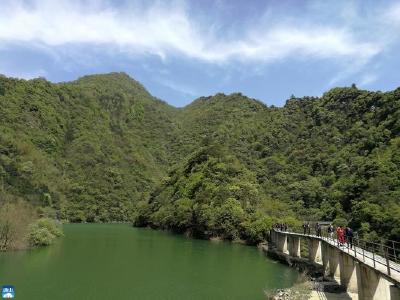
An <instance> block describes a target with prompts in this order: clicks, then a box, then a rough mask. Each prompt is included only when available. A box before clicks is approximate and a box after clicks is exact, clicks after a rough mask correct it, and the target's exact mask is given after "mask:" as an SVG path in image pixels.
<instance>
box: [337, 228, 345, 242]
mask: <svg viewBox="0 0 400 300" xmlns="http://www.w3.org/2000/svg"><path fill="white" fill-rule="evenodd" d="M336 238H337V241H338V244H339V245H340V246H341V245H342V241H343V229H342V227H340V226H338V227H337V228H336Z"/></svg>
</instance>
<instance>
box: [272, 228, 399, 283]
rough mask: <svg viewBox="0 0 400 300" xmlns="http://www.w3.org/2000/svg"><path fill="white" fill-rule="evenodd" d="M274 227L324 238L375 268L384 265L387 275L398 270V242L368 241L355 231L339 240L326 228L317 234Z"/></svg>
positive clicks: (278, 229) (334, 233)
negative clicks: (352, 234) (352, 235)
mask: <svg viewBox="0 0 400 300" xmlns="http://www.w3.org/2000/svg"><path fill="white" fill-rule="evenodd" d="M274 229H275V230H277V231H281V232H288V233H297V234H301V235H306V236H312V237H316V238H320V239H322V240H325V241H327V242H328V243H330V244H331V245H334V246H336V247H338V248H339V249H341V250H342V251H344V252H347V253H349V254H352V255H354V257H356V258H358V259H359V260H361V261H363V262H368V259H369V260H370V262H372V264H373V267H374V268H375V269H376V268H377V266H379V265H381V266H384V267H385V268H386V274H388V275H389V276H390V275H391V273H392V272H393V271H395V272H400V242H397V241H392V240H381V241H379V242H370V241H367V240H363V239H360V238H358V235H357V233H355V236H354V237H350V236H346V235H345V236H344V240H342V241H340V240H339V239H338V238H337V237H336V232H333V233H332V234H329V233H328V232H327V231H326V230H323V231H321V232H320V234H319V235H318V234H317V233H315V234H312V233H311V232H310V230H306V231H305V233H304V230H292V229H290V228H286V231H284V230H283V229H281V228H276V227H274Z"/></svg>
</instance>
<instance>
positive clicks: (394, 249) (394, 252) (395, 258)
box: [392, 241, 397, 262]
mask: <svg viewBox="0 0 400 300" xmlns="http://www.w3.org/2000/svg"><path fill="white" fill-rule="evenodd" d="M392 245H393V255H394V261H395V262H397V256H396V247H395V245H394V241H392Z"/></svg>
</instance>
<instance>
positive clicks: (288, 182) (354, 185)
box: [0, 73, 400, 242]
mask: <svg viewBox="0 0 400 300" xmlns="http://www.w3.org/2000/svg"><path fill="white" fill-rule="evenodd" d="M0 103H1V109H0V184H1V185H0V187H1V189H0V195H1V196H2V197H1V198H2V199H3V200H2V201H5V200H4V199H9V198H10V199H11V198H12V197H14V196H16V197H21V198H23V199H25V200H27V201H29V202H31V203H34V204H35V205H36V206H37V207H40V208H41V209H42V210H44V211H46V213H48V214H51V215H52V216H54V217H57V218H60V219H66V220H69V221H72V222H85V221H87V222H108V221H131V220H133V221H134V220H140V222H137V223H142V224H149V225H151V226H155V227H162V228H168V229H173V230H175V229H177V230H178V231H185V230H189V231H191V230H192V231H193V232H196V233H197V234H198V235H200V236H202V235H203V236H204V235H207V234H205V232H202V231H206V232H208V233H210V232H211V233H213V234H218V235H222V236H225V237H226V238H244V239H248V240H251V241H252V242H256V241H258V240H259V239H260V238H261V237H262V235H263V234H264V233H263V230H264V231H265V230H266V227H267V225H270V223H271V222H278V221H282V222H283V221H286V222H289V223H291V224H292V225H293V226H297V225H299V223H298V222H299V221H298V220H301V219H327V220H332V221H335V222H336V223H338V224H339V223H341V224H342V225H344V223H346V224H350V225H351V226H353V227H354V228H355V229H356V230H358V231H359V232H360V234H361V235H363V236H365V237H366V238H370V239H373V238H377V237H378V236H379V235H381V236H385V237H390V238H393V239H397V240H399V239H400V230H399V228H400V224H399V223H398V222H399V220H398V218H397V217H396V216H398V215H400V203H399V200H398V199H399V198H398V197H397V195H400V182H399V180H398V179H397V178H400V174H398V171H397V169H398V167H400V159H399V158H398V155H397V153H398V152H399V153H400V151H399V149H398V148H399V147H400V142H399V139H400V137H399V134H400V121H399V120H400V88H398V89H396V90H394V91H390V92H370V91H365V90H359V89H358V88H357V87H355V86H352V87H345V88H333V89H331V90H329V91H328V92H326V93H324V94H323V95H322V96H321V97H302V98H296V97H291V98H290V99H288V101H287V102H286V104H285V105H284V106H283V107H274V106H267V105H266V104H264V103H262V102H261V101H258V100H255V99H252V98H248V97H246V96H243V95H242V94H241V93H232V94H230V95H225V94H222V93H217V94H215V95H214V96H208V97H200V98H198V99H195V100H194V101H193V102H192V103H190V104H189V105H187V106H185V107H183V108H175V107H173V106H171V105H169V104H168V103H166V102H164V101H162V100H159V99H157V98H155V97H153V96H152V95H151V94H150V93H149V92H148V91H147V90H146V89H145V88H144V86H143V85H142V84H140V83H139V82H137V81H136V80H134V79H132V78H131V77H129V75H127V74H126V73H110V74H95V75H88V76H83V77H81V78H79V79H77V80H74V81H71V82H63V83H56V84H54V83H51V82H49V81H47V80H45V79H32V80H20V79H12V78H7V77H4V76H1V77H0ZM215 145H220V146H222V147H223V149H221V150H220V151H219V152H218V151H217V152H215V151H214V150H212V149H213V147H214V146H215ZM200 149H203V150H202V151H203V152H202V153H203V154H199V151H200ZM204 151H205V152H204ZM208 151H211V152H208ZM204 153H205V154H204ZM221 153H222V154H221ZM196 155H200V156H196ZM204 155H205V156H204ZM196 157H198V158H199V159H200V160H199V161H198V163H195V164H194V166H196V168H199V169H198V171H194V173H193V174H192V173H190V174H191V175H190V176H189V175H188V174H189V173H188V174H186V173H185V172H183V171H182V170H183V169H185V168H186V167H187V166H186V167H185V165H186V164H188V163H189V162H190V159H195V160H196V159H197V158H196ZM201 157H208V158H207V159H206V160H203V158H201ZM182 168H183V169H182ZM235 169H237V170H241V171H240V172H242V174H247V175H246V176H244V177H240V176H239V177H235V176H236V175H234V174H236V173H231V171H232V170H235ZM196 170H197V169H196ZM210 172H211V173H210ZM184 174H186V175H184ZM232 176H233V177H232ZM168 178H176V182H170V181H169V180H170V179H168ZM199 178H205V182H208V184H209V185H208V186H205V185H204V184H203V183H201V181H199ZM221 180H223V182H224V183H223V185H222V186H223V188H222V187H221V189H217V186H218V185H216V184H217V182H218V181H221ZM254 180H255V181H254ZM168 182H169V183H168ZM196 186H197V187H196ZM193 187H196V188H194V189H193ZM250 187H251V188H250ZM253 188H255V190H256V191H257V195H258V196H257V201H255V202H254V201H250V200H252V199H249V197H251V195H252V192H249V191H252V190H253ZM171 189H176V191H175V192H171ZM178 191H179V193H178V194H177V192H178ZM188 191H192V192H190V193H188ZM233 191H235V192H233ZM198 193H200V194H201V195H203V196H201V197H200V196H199V195H200V194H198ZM220 193H222V194H225V195H226V197H225V198H226V199H227V201H228V199H230V200H229V203H228V204H226V205H225V203H219V204H218V205H217V206H213V205H215V204H212V203H215V202H212V201H211V202H204V199H205V198H204V197H205V196H204V195H207V194H208V195H210V197H211V198H212V197H214V198H215V199H220V196H218V195H219V194H220ZM161 194H162V195H169V198H170V200H171V202H169V201H166V199H167V198H168V197H167V198H165V197H164V196H163V197H164V198H163V199H164V200H165V201H164V200H163V202H162V203H163V205H165V207H163V208H162V213H161V212H160V207H154V206H152V205H151V203H155V202H154V201H155V200H157V199H161V198H160V197H161V196H157V195H161ZM174 195H184V196H182V197H181V198H179V197H178V198H176V199H175V198H174V197H175V196H174ZM246 197H247V198H246ZM199 199H203V200H199ZM157 201H158V200H157ZM176 201H178V202H176ZM199 201H200V202H201V203H200V202H199ZM202 201H203V202H204V203H203V202H202ZM235 201H236V202H235ZM175 202H176V203H177V204H175ZM247 202H249V203H252V204H251V207H250V206H249V207H246V203H247ZM199 205H200V206H202V207H203V210H201V213H202V214H203V215H202V216H204V213H207V216H208V217H209V218H208V219H207V220H208V221H207V222H210V223H209V224H204V223H203V224H202V225H201V226H198V225H199V224H198V223H197V218H198V217H199V216H200V215H196V214H197V213H199V211H198V209H199V208H198V207H199ZM204 205H210V207H211V208H212V209H215V211H219V212H220V213H221V214H222V211H221V207H224V208H225V209H227V210H228V211H230V212H232V213H233V214H234V215H231V216H230V217H232V216H234V217H235V218H236V217H237V218H238V219H235V221H234V222H233V223H232V222H231V223H229V222H228V223H226V222H225V223H223V224H216V223H215V222H217V221H218V220H219V219H220V218H222V215H224V214H222V215H218V214H217V215H215V216H212V215H210V214H209V210H210V207H208V208H207V207H205V206H204ZM379 210H381V212H380V213H377V211H379ZM283 211H285V213H282V212H283ZM141 212H143V214H141ZM183 212H184V213H183ZM237 212H239V213H238V215H235V213H237ZM160 216H163V218H164V217H165V220H171V216H174V218H177V220H179V216H184V218H186V219H184V220H183V221H184V222H183V223H176V222H172V223H171V222H170V221H168V222H167V221H165V220H164V219H162V218H161V219H160ZM216 216H219V217H216ZM187 218H190V219H189V220H188V219H187ZM215 218H216V219H215ZM223 218H228V216H226V215H224V217H223ZM288 218H289V219H288ZM172 219H173V218H172ZM163 220H164V221H165V222H164V221H163ZM258 220H263V221H262V222H261V221H258ZM203 221H204V220H203ZM135 222H136V221H135ZM260 222H261V223H260ZM182 224H186V225H185V226H187V228H183V227H184V226H183V225H182ZM206 225H207V226H206ZM182 226H183V227H182ZM232 228H234V230H233V229H232ZM255 228H257V230H255ZM230 229H232V231H231V232H228V231H229V230H230ZM224 230H227V231H224Z"/></svg>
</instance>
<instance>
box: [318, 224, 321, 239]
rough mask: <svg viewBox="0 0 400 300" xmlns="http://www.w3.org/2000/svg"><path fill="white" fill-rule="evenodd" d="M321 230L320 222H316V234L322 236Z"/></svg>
mask: <svg viewBox="0 0 400 300" xmlns="http://www.w3.org/2000/svg"><path fill="white" fill-rule="evenodd" d="M317 224H318V223H317ZM321 231H322V227H321V224H318V226H317V236H318V237H322V234H321Z"/></svg>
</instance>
